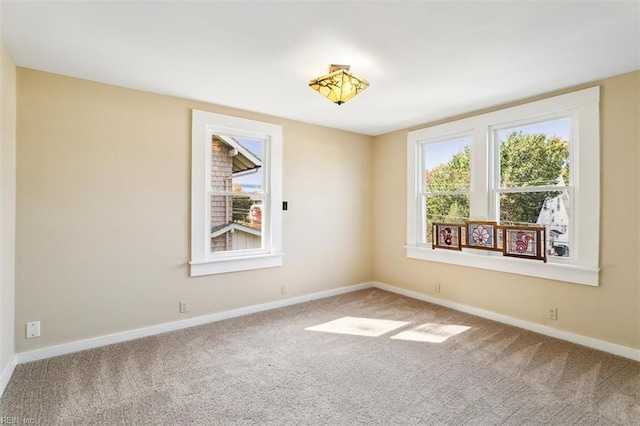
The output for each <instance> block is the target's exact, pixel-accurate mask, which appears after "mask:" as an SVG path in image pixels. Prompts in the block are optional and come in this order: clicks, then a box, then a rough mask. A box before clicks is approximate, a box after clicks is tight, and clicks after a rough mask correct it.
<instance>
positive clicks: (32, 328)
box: [27, 321, 40, 339]
mask: <svg viewBox="0 0 640 426" xmlns="http://www.w3.org/2000/svg"><path fill="white" fill-rule="evenodd" d="M32 337H40V321H34V322H28V323H27V339H31V338H32Z"/></svg>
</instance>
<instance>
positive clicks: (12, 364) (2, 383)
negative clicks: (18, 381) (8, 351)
mask: <svg viewBox="0 0 640 426" xmlns="http://www.w3.org/2000/svg"><path fill="white" fill-rule="evenodd" d="M16 365H18V358H17V356H16V355H14V356H13V358H11V361H9V363H8V364H7V365H6V367H5V368H4V370H3V371H2V376H1V377H0V396H2V394H4V390H5V389H6V388H7V385H8V384H9V380H11V376H12V375H13V371H14V370H15V369H16Z"/></svg>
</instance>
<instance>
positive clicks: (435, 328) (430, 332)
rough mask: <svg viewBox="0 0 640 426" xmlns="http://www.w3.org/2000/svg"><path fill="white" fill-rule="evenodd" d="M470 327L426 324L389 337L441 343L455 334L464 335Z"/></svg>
mask: <svg viewBox="0 0 640 426" xmlns="http://www.w3.org/2000/svg"><path fill="white" fill-rule="evenodd" d="M469 328H471V327H467V326H464V325H451V324H432V323H427V324H423V325H419V326H417V327H415V328H412V329H411V330H407V331H403V332H401V333H398V334H396V335H395V336H391V338H392V339H400V340H413V341H415V342H430V343H442V342H444V341H445V340H447V339H448V338H449V337H453V336H455V335H456V334H460V333H464V332H465V331H467V330H468V329H469Z"/></svg>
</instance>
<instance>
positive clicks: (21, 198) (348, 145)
mask: <svg viewBox="0 0 640 426" xmlns="http://www.w3.org/2000/svg"><path fill="white" fill-rule="evenodd" d="M191 108H197V109H203V110H208V111H212V112H218V113H225V114H232V115H237V116H240V117H245V118H251V119H257V120H263V121H269V122H273V123H276V124H282V125H283V133H284V199H285V200H288V201H289V211H287V212H284V219H283V220H284V227H283V239H284V240H283V242H284V250H285V251H286V256H285V259H284V266H282V267H280V268H270V269H263V270H256V271H248V272H238V273H230V274H223V275H212V276H205V277H197V278H189V277H188V269H187V261H188V259H189V239H190V237H189V232H190V230H189V209H190V199H189V188H190V144H191V139H190V129H191V127H190V126H191V119H190V109H191ZM17 155H18V156H17V158H18V199H17V208H18V222H17V261H16V290H17V291H16V330H23V329H24V324H25V322H26V321H33V320H40V321H42V337H40V338H37V339H29V340H26V339H24V338H23V334H24V333H20V332H19V333H18V337H17V339H16V341H17V349H18V351H26V350H31V349H35V348H40V347H46V346H50V345H55V344H60V343H64V342H70V341H74V340H78V339H86V338H90V337H95V336H100V335H104V334H108V333H114V332H119V331H124V330H130V329H134V328H138V327H144V326H149V325H155V324H159V323H163V322H168V321H175V320H180V319H185V318H188V317H192V316H200V315H205V314H210V313H215V312H220V311H225V310H229V309H234V308H239V307H244V306H248V305H254V304H258V303H264V302H270V301H277V300H281V299H284V298H286V297H292V296H299V295H304V294H309V293H314V292H318V291H323V290H329V289H333V288H337V287H341V286H346V285H351V284H356V283H360V282H365V281H370V280H371V278H372V270H373V267H372V264H371V259H372V257H373V256H372V249H371V247H372V245H373V240H372V218H371V205H372V164H373V148H372V138H371V137H369V136H362V135H357V134H353V133H347V132H343V131H338V130H332V129H328V128H323V127H318V126H312V125H307V124H301V123H297V122H292V121H287V120H283V119H279V118H273V117H267V116H263V115H258V114H253V113H248V112H243V111H238V110H231V109H228V108H222V107H218V106H213V105H208V104H202V103H197V102H191V101H187V100H182V99H177V98H171V97H167V96H160V95H154V94H150V93H145V92H140V91H135V90H130V89H124V88H119V87H114V86H109V85H104V84H98V83H94V82H89V81H84V80H78V79H74V78H70V77H63V76H58V75H53V74H48V73H43V72H38V71H34V70H29V69H23V68H18V153H17ZM282 284H284V285H286V286H287V289H288V293H287V294H286V295H282V294H281V293H280V288H281V285H282ZM180 300H188V301H189V313H188V314H179V313H178V302H179V301H180Z"/></svg>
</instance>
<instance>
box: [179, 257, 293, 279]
mask: <svg viewBox="0 0 640 426" xmlns="http://www.w3.org/2000/svg"><path fill="white" fill-rule="evenodd" d="M283 256H284V253H282V252H280V253H270V254H261V255H255V256H242V257H229V258H225V259H207V260H192V261H190V262H189V265H190V266H191V268H190V269H191V276H192V277H199V276H202V275H214V274H226V273H228V272H238V271H249V270H252V269H263V268H275V267H278V266H282V257H283Z"/></svg>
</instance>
